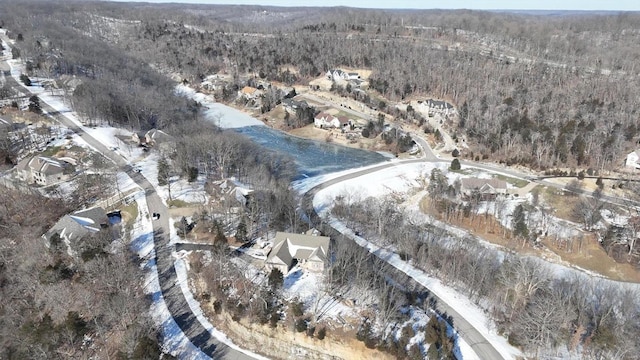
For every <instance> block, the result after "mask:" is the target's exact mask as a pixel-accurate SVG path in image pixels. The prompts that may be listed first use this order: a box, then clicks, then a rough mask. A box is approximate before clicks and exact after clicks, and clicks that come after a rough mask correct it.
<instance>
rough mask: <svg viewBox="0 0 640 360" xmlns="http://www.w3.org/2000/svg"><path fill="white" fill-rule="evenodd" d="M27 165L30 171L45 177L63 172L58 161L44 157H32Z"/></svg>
mask: <svg viewBox="0 0 640 360" xmlns="http://www.w3.org/2000/svg"><path fill="white" fill-rule="evenodd" d="M27 165H28V166H29V167H30V168H31V169H32V170H34V171H39V172H41V173H43V174H47V175H54V174H60V173H62V172H63V171H64V167H63V166H62V164H61V163H60V162H59V161H57V160H54V159H52V158H48V157H44V156H34V157H33V158H32V159H31V160H30V161H29V163H28V164H27Z"/></svg>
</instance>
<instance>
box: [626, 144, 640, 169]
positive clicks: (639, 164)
mask: <svg viewBox="0 0 640 360" xmlns="http://www.w3.org/2000/svg"><path fill="white" fill-rule="evenodd" d="M625 166H627V167H628V168H632V169H636V170H640V149H638V150H636V151H634V152H632V153H629V155H627V161H626V162H625Z"/></svg>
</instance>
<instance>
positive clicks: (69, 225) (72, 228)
mask: <svg viewBox="0 0 640 360" xmlns="http://www.w3.org/2000/svg"><path fill="white" fill-rule="evenodd" d="M107 223H108V219H107V214H106V213H105V211H104V209H103V208H101V207H94V208H90V209H86V210H80V211H76V212H74V213H73V214H68V215H65V216H63V217H62V218H61V219H60V220H58V222H57V223H56V224H55V225H54V226H53V227H52V228H51V230H49V231H48V232H47V233H46V234H45V235H44V237H45V238H46V239H47V240H48V239H50V238H51V236H52V235H53V234H56V233H57V234H58V235H60V236H61V237H66V238H67V239H68V240H72V239H79V238H81V237H83V236H85V235H87V234H89V233H92V232H98V231H100V228H101V227H102V224H105V225H106V224H107Z"/></svg>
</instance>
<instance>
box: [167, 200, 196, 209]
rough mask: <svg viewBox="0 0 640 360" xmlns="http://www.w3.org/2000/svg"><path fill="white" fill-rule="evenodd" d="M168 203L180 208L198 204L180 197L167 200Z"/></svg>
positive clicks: (170, 205)
mask: <svg viewBox="0 0 640 360" xmlns="http://www.w3.org/2000/svg"><path fill="white" fill-rule="evenodd" d="M167 204H168V205H169V207H179V208H185V207H192V206H194V205H196V204H192V203H190V202H187V201H184V200H179V199H173V200H170V201H167Z"/></svg>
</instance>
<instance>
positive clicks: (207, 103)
mask: <svg viewBox="0 0 640 360" xmlns="http://www.w3.org/2000/svg"><path fill="white" fill-rule="evenodd" d="M176 92H177V93H178V94H182V95H185V96H187V97H189V98H191V99H193V100H195V101H197V102H199V103H201V104H202V105H203V106H204V108H205V109H206V110H205V118H206V119H215V120H214V121H213V122H214V123H215V125H216V126H218V127H221V128H223V129H233V128H239V127H245V126H256V125H258V126H264V123H263V122H262V121H260V120H258V119H255V118H253V117H251V116H249V115H247V114H245V113H243V112H242V111H239V110H236V109H234V108H232V107H229V106H226V105H224V104H220V103H217V102H215V99H214V98H213V97H212V96H210V95H205V94H203V93H200V92H196V91H195V90H193V89H192V88H190V87H188V86H186V85H182V84H180V85H178V86H176Z"/></svg>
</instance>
